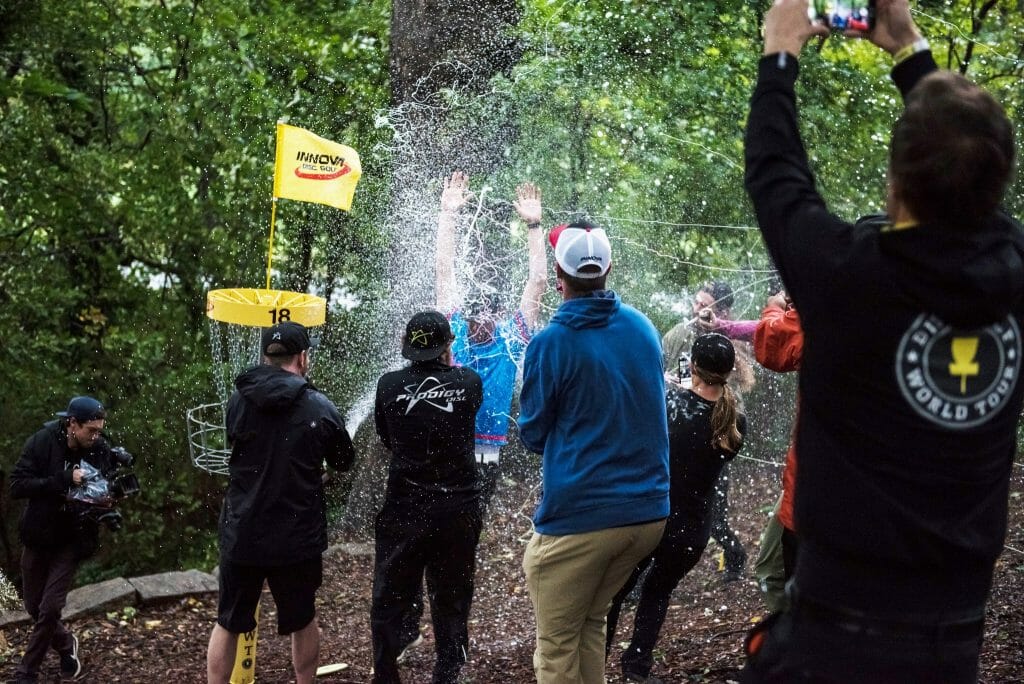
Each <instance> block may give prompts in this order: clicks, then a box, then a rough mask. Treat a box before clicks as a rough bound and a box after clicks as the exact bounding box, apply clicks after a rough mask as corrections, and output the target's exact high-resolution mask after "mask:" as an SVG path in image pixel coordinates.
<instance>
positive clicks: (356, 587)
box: [0, 461, 1024, 684]
mask: <svg viewBox="0 0 1024 684" xmlns="http://www.w3.org/2000/svg"><path fill="white" fill-rule="evenodd" d="M777 486H778V485H777V469H776V468H774V467H772V466H764V465H759V464H755V463H751V462H749V461H748V462H738V463H737V464H736V466H735V468H734V477H733V486H732V490H731V497H732V501H731V504H732V521H733V526H734V528H735V529H736V531H737V532H738V533H739V535H740V537H741V538H742V539H743V541H744V543H745V544H746V545H747V548H748V551H749V552H750V555H751V558H753V557H754V555H756V543H757V536H758V534H759V533H760V529H761V526H762V524H763V522H764V516H765V515H766V512H767V508H768V507H769V506H770V505H771V504H772V503H773V502H774V500H775V497H776V495H777V491H778V490H777ZM1011 491H1012V492H1013V494H1012V498H1011V518H1010V528H1009V534H1008V536H1007V546H1008V547H1011V548H1012V549H1015V550H1009V549H1008V550H1007V551H1006V552H1005V553H1004V554H1003V556H1002V558H1001V559H1000V560H999V564H998V567H997V570H996V579H995V586H994V588H993V592H992V597H991V599H990V601H989V605H988V619H987V625H986V634H985V646H984V651H983V655H982V663H981V668H982V675H981V681H983V682H992V683H995V682H1010V681H1024V601H1022V597H1024V514H1022V511H1021V503H1022V497H1024V469H1022V468H1019V467H1018V468H1015V469H1014V479H1013V482H1012V484H1011ZM532 497H533V494H532V493H531V487H530V486H529V485H528V484H523V483H515V482H512V481H511V480H506V481H505V482H503V483H502V485H501V487H500V488H499V492H498V495H497V497H496V499H495V502H494V510H493V511H492V514H491V517H490V519H489V521H488V524H487V525H486V530H485V534H484V537H483V539H482V542H481V547H480V551H479V562H478V567H477V580H476V596H475V601H474V605H473V617H472V623H471V625H470V637H471V639H472V642H473V653H472V661H471V662H470V663H469V664H468V665H467V666H466V667H465V669H464V670H463V680H464V681H466V682H476V683H481V684H486V683H495V684H520V683H522V684H527V683H528V682H531V681H532V680H533V675H532V668H531V656H532V652H533V639H534V633H533V613H532V609H531V606H530V601H529V598H528V596H527V594H526V588H525V584H524V577H523V573H522V569H521V566H520V562H521V560H522V550H523V545H524V544H525V539H526V535H527V532H528V530H529V524H528V520H527V519H526V518H525V517H524V515H523V513H525V512H526V511H527V510H530V502H531V501H532ZM337 541H341V540H337ZM717 553H718V550H717V548H716V547H715V546H711V547H709V548H708V550H707V551H706V552H705V556H704V558H703V559H702V560H701V562H700V564H699V565H698V566H697V567H696V568H695V569H694V571H693V572H692V573H691V574H690V575H689V576H687V577H686V578H685V579H684V580H683V582H682V583H681V584H680V586H679V588H678V589H677V590H676V594H675V600H674V603H673V605H672V606H671V608H670V610H669V614H668V618H667V621H666V624H665V627H664V629H663V631H662V637H661V640H660V642H659V650H658V663H657V664H656V665H655V674H657V675H658V676H660V677H662V678H663V679H664V680H665V681H666V682H683V681H706V682H724V681H728V680H729V679H730V678H732V677H733V676H734V675H735V673H736V671H737V670H738V668H739V667H740V666H741V665H742V656H741V646H742V642H743V635H744V633H745V631H746V629H747V628H748V627H749V625H750V624H751V623H752V622H753V621H755V620H757V619H759V618H761V617H762V616H763V615H764V611H763V605H762V603H761V599H760V596H759V594H758V591H757V588H756V586H755V583H754V582H753V580H749V579H748V580H746V581H742V582H736V583H732V584H727V585H723V584H722V583H721V581H720V577H721V575H720V573H718V572H717V567H716V557H717ZM371 577H372V558H369V557H348V556H341V557H332V558H329V559H327V560H326V562H325V582H324V586H323V587H322V588H321V590H320V594H319V614H320V621H321V627H322V629H323V640H322V646H321V663H322V664H327V663H343V664H345V665H347V668H346V669H344V670H342V671H341V672H339V673H337V674H333V675H329V676H325V677H322V678H321V679H320V681H322V682H333V683H338V684H340V683H344V682H366V681H369V670H370V665H371V662H370V660H371V650H370V628H369V606H370V584H371ZM215 612H216V601H215V598H214V597H208V598H204V599H202V600H187V601H184V602H181V603H173V604H169V605H163V606H157V607H151V608H145V609H140V610H138V611H134V610H131V609H129V610H124V611H120V612H118V613H112V614H109V615H106V616H93V617H91V618H83V619H79V620H76V621H74V622H73V623H72V628H73V629H74V630H75V632H76V633H77V634H78V636H79V639H80V640H81V648H82V656H83V660H84V663H85V666H86V669H87V672H88V676H87V677H86V678H85V679H84V680H83V681H87V682H96V683H98V684H99V683H103V684H106V683H108V682H132V683H134V682H140V683H142V682H152V681H164V682H174V683H175V684H188V683H192V682H203V681H205V657H206V641H207V638H208V637H209V632H210V628H211V627H212V625H213V620H214V616H215ZM262 620H263V623H262V624H263V626H264V628H263V631H262V632H261V634H260V642H259V655H258V660H257V670H258V681H259V682H261V683H275V684H276V683H278V682H281V683H284V682H289V681H291V666H290V661H289V650H288V643H287V641H286V640H285V639H283V638H281V637H279V636H277V634H276V631H275V626H276V623H275V620H276V616H275V614H274V612H273V602H272V601H270V600H269V597H268V598H267V599H266V600H265V601H264V610H263V615H262ZM631 623H632V611H631V610H628V609H627V610H626V611H624V616H623V620H622V623H621V624H620V628H619V635H618V641H619V642H620V644H621V642H622V641H623V640H625V639H627V638H628V633H629V632H628V630H629V629H630V627H631ZM3 636H4V637H5V639H6V645H5V644H3V643H0V653H2V658H3V662H2V666H0V678H3V679H5V680H6V679H8V678H10V677H12V676H13V669H14V668H13V664H12V663H13V662H16V661H17V658H18V657H19V656H20V651H21V649H22V648H23V647H24V642H25V636H26V632H25V630H24V629H9V630H6V633H4V634H3ZM426 637H427V638H426V640H425V643H424V645H423V646H422V647H420V648H419V649H416V650H415V651H413V652H412V653H411V655H410V657H409V658H408V659H407V661H406V662H405V663H404V665H403V670H402V673H403V678H404V681H407V682H412V683H417V682H429V681H430V671H431V667H432V665H433V653H432V648H433V639H432V636H431V634H430V630H429V629H428V630H427V634H426ZM620 647H621V645H620ZM618 655H619V652H618V648H616V650H615V651H614V652H613V653H612V656H611V658H610V659H609V667H608V675H609V682H612V683H613V684H614V683H616V682H619V681H621V680H620V678H619V677H618V668H617V663H618ZM47 667H48V668H49V672H48V674H49V676H51V677H54V678H55V677H56V674H57V660H56V658H55V657H53V658H50V659H49V660H48V661H47Z"/></svg>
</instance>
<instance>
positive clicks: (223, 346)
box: [185, 288, 327, 475]
mask: <svg viewBox="0 0 1024 684" xmlns="http://www.w3.org/2000/svg"><path fill="white" fill-rule="evenodd" d="M326 315H327V301H326V300H325V299H324V298H323V297H316V296H314V295H308V294H302V293H300V292H288V291H286V290H256V289H247V288H232V289H227V290H211V291H210V292H209V293H207V296H206V316H207V323H208V325H209V335H210V356H211V359H212V361H213V376H214V386H215V389H216V390H217V398H218V401H215V402H212V403H209V404H201V405H199V406H195V407H193V408H190V409H188V410H187V411H186V412H185V422H186V424H187V426H188V449H189V455H190V456H191V458H192V463H193V464H194V465H195V466H196V467H197V468H201V469H202V470H205V471H207V472H208V473H213V474H216V475H227V474H228V459H229V458H230V456H231V447H230V446H229V445H228V440H227V430H226V428H225V415H224V412H225V408H226V406H227V400H228V397H229V396H230V395H231V389H232V383H233V382H234V379H235V377H237V376H238V374H239V373H241V372H242V371H244V370H245V369H246V368H250V367H251V366H254V365H256V364H257V363H259V361H260V335H261V333H262V329H263V328H267V327H270V326H272V325H274V324H275V323H283V322H284V321H293V322H295V323H301V324H302V325H304V326H306V327H307V328H313V327H316V326H320V325H323V324H324V320H325V318H326Z"/></svg>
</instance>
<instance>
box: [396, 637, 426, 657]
mask: <svg viewBox="0 0 1024 684" xmlns="http://www.w3.org/2000/svg"><path fill="white" fill-rule="evenodd" d="M422 643H423V635H422V634H417V635H416V638H415V639H413V640H412V641H410V642H409V643H408V644H406V645H405V648H403V649H402V652H401V653H399V654H398V657H397V658H395V662H398V663H400V662H402V661H403V660H405V657H406V656H407V655H409V649H412V648H416V647H417V646H419V645H421V644H422Z"/></svg>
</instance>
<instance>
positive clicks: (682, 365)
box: [676, 352, 693, 389]
mask: <svg viewBox="0 0 1024 684" xmlns="http://www.w3.org/2000/svg"><path fill="white" fill-rule="evenodd" d="M676 372H677V374H678V375H679V384H680V385H682V386H683V387H684V388H686V389H689V388H690V387H692V386H693V378H692V377H691V375H690V355H689V354H687V353H686V352H683V353H682V354H680V355H679V367H678V368H677V369H676Z"/></svg>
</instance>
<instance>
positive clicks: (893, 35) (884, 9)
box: [851, 0, 921, 55]
mask: <svg viewBox="0 0 1024 684" xmlns="http://www.w3.org/2000/svg"><path fill="white" fill-rule="evenodd" d="M851 35H854V36H855V37H858V38H867V39H868V40H870V41H871V42H872V43H874V44H875V45H877V46H878V47H880V48H882V49H883V50H885V51H886V52H888V53H889V54H891V55H894V54H896V53H897V52H898V51H899V50H900V49H901V48H904V47H906V46H907V45H910V44H911V43H913V42H915V41H917V40H920V39H921V32H920V31H918V29H917V26H916V25H915V24H914V20H913V19H912V18H911V16H910V4H909V3H908V2H907V0H878V4H877V6H876V8H875V28H874V29H873V30H872V31H871V32H870V33H867V34H863V33H853V34H851Z"/></svg>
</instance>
